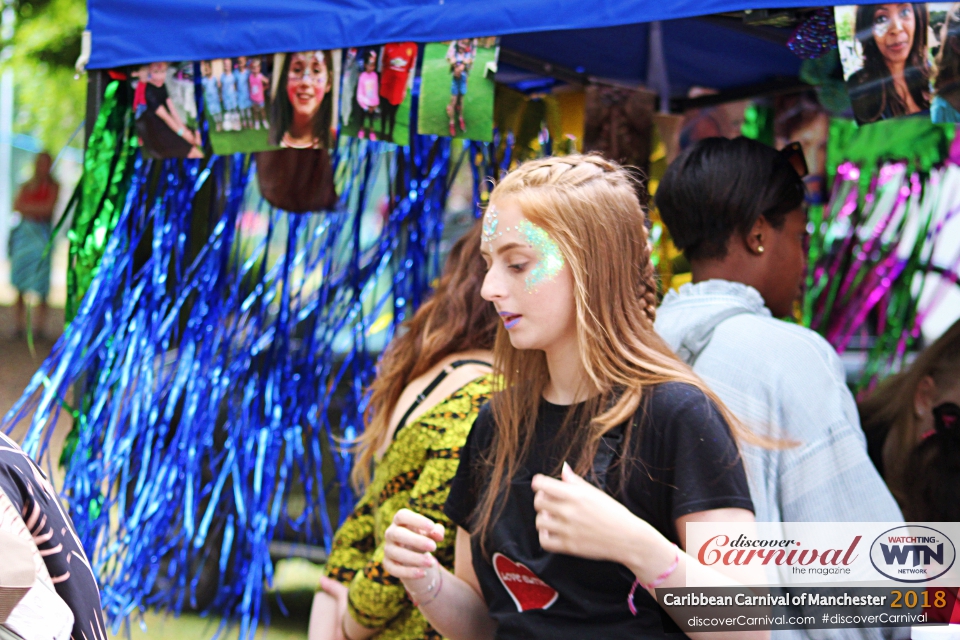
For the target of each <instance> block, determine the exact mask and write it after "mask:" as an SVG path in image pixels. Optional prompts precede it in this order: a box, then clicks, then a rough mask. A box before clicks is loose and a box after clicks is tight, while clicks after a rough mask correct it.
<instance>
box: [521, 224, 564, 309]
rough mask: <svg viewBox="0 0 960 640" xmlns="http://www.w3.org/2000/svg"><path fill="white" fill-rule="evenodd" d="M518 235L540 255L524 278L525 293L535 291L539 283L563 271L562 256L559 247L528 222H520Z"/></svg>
mask: <svg viewBox="0 0 960 640" xmlns="http://www.w3.org/2000/svg"><path fill="white" fill-rule="evenodd" d="M519 229H520V233H522V234H523V237H524V238H525V239H526V241H527V242H528V243H529V244H530V246H531V247H533V248H534V249H535V250H536V252H537V253H539V254H540V260H539V261H538V262H537V265H536V266H535V267H534V268H533V269H531V271H530V273H529V275H527V277H526V284H527V291H531V292H532V291H535V290H536V288H537V287H538V286H540V284H541V283H543V282H546V281H547V280H551V279H552V278H554V277H556V275H557V274H558V273H560V270H561V269H563V264H564V262H563V254H562V253H561V252H560V247H559V246H558V245H557V243H556V242H554V240H553V238H551V237H550V236H549V235H547V232H546V231H544V230H543V229H541V228H540V227H538V226H537V225H535V224H533V223H532V222H530V221H529V220H521V221H520V225H519Z"/></svg>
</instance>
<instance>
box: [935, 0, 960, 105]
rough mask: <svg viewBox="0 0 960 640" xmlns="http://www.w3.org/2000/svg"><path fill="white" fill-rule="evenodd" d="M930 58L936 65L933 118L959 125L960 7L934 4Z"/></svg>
mask: <svg viewBox="0 0 960 640" xmlns="http://www.w3.org/2000/svg"><path fill="white" fill-rule="evenodd" d="M927 8H928V10H929V12H930V33H931V35H932V37H931V42H930V57H931V58H932V59H933V62H934V69H935V73H934V78H933V98H932V99H931V100H930V118H931V119H932V120H933V121H934V122H936V123H941V122H960V3H958V2H955V3H946V2H944V3H935V4H934V3H931V4H928V5H927Z"/></svg>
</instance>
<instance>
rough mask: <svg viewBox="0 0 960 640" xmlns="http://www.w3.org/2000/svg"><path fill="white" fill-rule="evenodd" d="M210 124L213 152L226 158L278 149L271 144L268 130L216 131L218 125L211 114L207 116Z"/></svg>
mask: <svg viewBox="0 0 960 640" xmlns="http://www.w3.org/2000/svg"><path fill="white" fill-rule="evenodd" d="M206 116H207V122H208V123H210V144H212V145H213V152H214V153H216V154H217V155H221V156H225V155H229V154H231V153H250V152H252V151H269V150H270V149H276V147H274V146H272V145H271V144H270V137H269V133H268V131H269V130H268V129H244V130H242V131H215V130H214V129H215V128H216V125H214V123H213V118H211V117H210V114H209V113H208V114H206Z"/></svg>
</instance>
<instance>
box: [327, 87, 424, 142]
mask: <svg viewBox="0 0 960 640" xmlns="http://www.w3.org/2000/svg"><path fill="white" fill-rule="evenodd" d="M351 100H352V98H351ZM383 102H384V99H383V98H382V97H381V98H380V104H383ZM360 115H361V111H360V107H359V106H357V105H356V104H354V105H353V110H352V111H350V122H348V123H347V124H346V125H345V126H343V127H341V129H340V135H345V136H350V137H352V138H356V137H357V133H358V132H359V131H360ZM373 131H374V132H375V133H376V134H377V139H378V140H382V139H383V138H381V137H380V114H379V113H378V114H375V115H374V117H373ZM390 142H394V143H395V144H398V145H400V146H402V147H403V146H406V145H408V144H410V91H407V94H406V95H405V96H404V97H403V102H401V103H400V107H399V109H397V122H396V124H394V127H393V140H392V141H390Z"/></svg>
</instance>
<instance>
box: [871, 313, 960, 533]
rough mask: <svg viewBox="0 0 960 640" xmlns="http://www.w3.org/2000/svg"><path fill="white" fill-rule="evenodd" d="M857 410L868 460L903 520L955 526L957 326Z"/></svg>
mask: <svg viewBox="0 0 960 640" xmlns="http://www.w3.org/2000/svg"><path fill="white" fill-rule="evenodd" d="M858 408H859V409H860V419H861V421H862V423H863V430H864V431H865V432H866V434H867V448H868V451H869V452H870V458H871V459H872V460H873V463H874V465H876V467H877V470H878V471H879V472H880V474H881V475H882V476H883V478H884V480H886V481H887V486H889V487H890V491H891V492H892V493H893V496H894V497H895V498H896V499H897V501H898V502H899V503H900V507H901V508H902V509H903V514H904V516H906V518H907V520H917V521H922V520H927V521H933V522H956V521H960V321H957V322H956V323H954V325H953V326H952V327H950V328H949V329H948V330H947V332H946V333H944V334H943V335H942V336H941V337H940V338H939V339H938V340H937V341H936V342H934V343H933V344H932V345H930V347H928V348H927V349H924V351H923V352H922V353H921V354H920V355H919V356H918V357H917V359H916V360H914V362H913V364H911V365H910V366H909V367H907V368H906V369H904V370H903V371H901V372H900V373H898V374H896V375H893V376H890V377H889V378H887V379H886V380H884V381H883V382H882V383H881V384H880V385H879V386H878V387H877V388H876V389H874V390H873V392H872V393H870V394H869V395H868V396H867V397H865V398H863V399H862V400H861V401H860V403H859V407H858Z"/></svg>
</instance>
